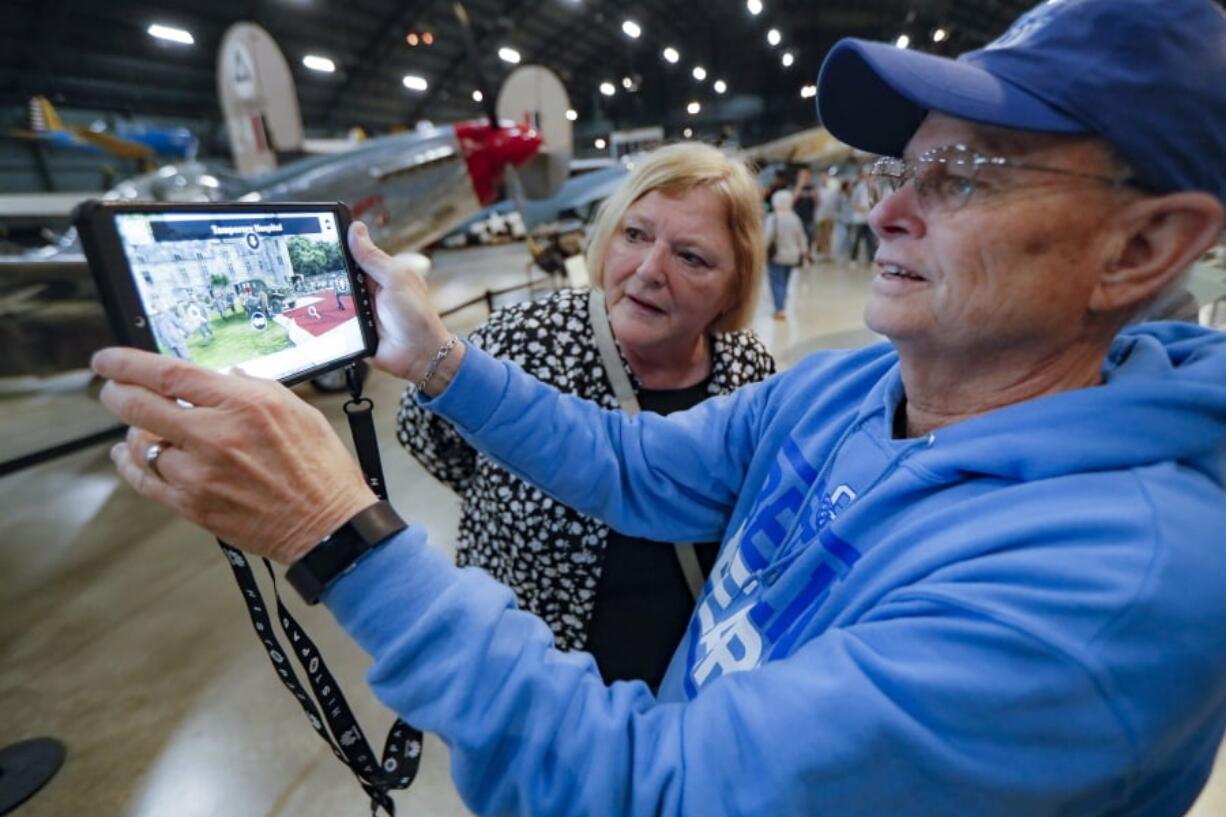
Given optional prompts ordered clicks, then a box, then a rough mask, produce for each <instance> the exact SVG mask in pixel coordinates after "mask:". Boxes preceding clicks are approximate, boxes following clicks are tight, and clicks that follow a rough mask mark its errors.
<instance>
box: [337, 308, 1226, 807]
mask: <svg viewBox="0 0 1226 817" xmlns="http://www.w3.org/2000/svg"><path fill="white" fill-rule="evenodd" d="M1103 374H1104V380H1105V382H1104V384H1103V385H1101V386H1098V387H1094V388H1089V389H1082V390H1076V391H1069V392H1064V393H1061V394H1057V395H1053V396H1049V397H1044V398H1041V399H1037V400H1032V401H1028V402H1025V403H1020V404H1017V405H1013V406H1009V407H1006V408H1003V409H998V410H996V411H992V412H989V413H986V414H982V415H979V416H977V417H974V418H972V419H970V420H966V421H963V422H960V423H957V424H954V425H951V426H948V427H946V428H942V429H940V430H939V431H937V432H936V433H935V434H931V435H929V436H927V437H926V438H922V439H911V440H896V439H893V437H892V434H891V430H892V418H893V417H894V410H895V408H896V407H897V405H898V403H899V401H900V399H901V398H902V396H903V390H902V383H901V380H900V377H899V367H898V359H897V355H896V354H895V353H894V351H893V350H892V348H891V347H890V346H888V345H884V344H883V345H878V346H873V347H870V348H867V349H863V350H859V351H854V352H831V353H822V354H816V355H813V356H811V357H810V358H808V359H806V360H805V361H804V362H803V363H801V364H800V365H798V366H796V367H795V368H793V369H791V370H790V371H787V372H785V373H783V374H781V375H777V376H776V377H774V378H771V379H770V380H767V381H765V382H763V383H761V384H757V385H754V386H750V387H747V388H744V389H741V390H740V391H738V392H736V393H734V394H732V395H729V396H727V397H722V398H716V399H712V400H708V401H706V402H704V403H702V404H700V405H699V406H698V407H696V408H694V409H692V410H690V411H688V412H685V413H682V414H675V415H671V416H669V417H667V418H662V417H659V416H656V415H651V414H645V415H640V416H638V417H636V418H629V417H626V416H624V415H622V414H620V413H617V412H606V411H602V410H600V409H598V408H597V407H595V406H594V405H592V404H590V403H587V402H585V401H583V400H579V399H577V398H571V397H565V396H561V395H559V394H557V393H556V392H554V391H552V390H551V389H549V388H548V387H546V386H544V385H542V384H540V383H538V382H537V381H535V380H534V379H532V378H531V377H528V376H527V375H525V374H523V373H522V372H521V371H519V370H518V369H516V368H515V367H514V366H513V365H512V364H508V363H504V362H501V361H497V360H495V359H493V358H490V357H489V356H487V355H484V354H482V353H481V352H479V351H478V350H475V349H471V348H470V349H469V350H468V352H467V355H466V356H465V359H464V362H463V365H462V366H461V368H460V371H459V373H458V375H457V377H456V378H455V380H454V381H453V382H452V384H451V386H450V387H449V388H448V389H447V390H446V391H445V392H444V393H443V394H442V395H441V396H440V397H439V398H437V399H435V400H433V401H429V402H428V405H430V406H431V408H432V409H434V410H436V411H438V412H440V413H441V414H443V415H444V416H447V417H448V418H449V419H450V420H451V421H452V422H454V423H455V424H456V426H457V427H458V428H459V429H460V430H461V432H462V433H463V434H465V435H466V437H467V438H468V439H470V440H471V441H472V442H473V443H474V444H475V445H477V446H479V447H480V448H482V449H483V450H485V451H487V452H488V453H490V454H491V455H492V456H493V457H494V458H495V459H496V460H497V461H499V462H500V463H501V464H503V465H504V466H506V467H507V468H509V469H510V470H512V471H514V472H516V473H518V474H521V475H523V476H524V477H525V478H527V479H529V480H531V481H533V482H536V483H537V484H539V485H541V486H542V487H543V488H544V489H545V490H547V491H549V492H550V493H552V494H554V495H555V496H557V497H558V498H559V499H560V500H562V501H563V502H566V503H568V504H571V505H574V506H575V507H577V508H579V509H580V510H582V511H584V512H587V513H590V514H592V515H594V516H597V517H599V518H601V519H603V520H605V521H607V522H609V523H610V524H611V525H612V526H614V527H616V528H618V529H620V530H623V531H625V532H626V533H627V534H630V535H635V536H647V537H651V538H656V539H660V540H664V541H708V540H712V539H720V540H721V541H723V542H724V545H723V548H722V549H721V556H720V560H719V563H718V564H717V565H716V568H715V570H714V571H713V573H712V575H711V579H710V580H709V582H708V584H707V588H706V592H705V593H704V596H703V598H702V599H701V600H700V602H699V605H698V609H697V612H696V614H695V616H694V618H693V620H692V622H691V625H690V628H689V632H688V634H687V637H686V638H685V640H684V641H683V643H682V644H681V646H680V648H679V649H678V651H677V653H676V656H675V657H674V659H673V662H672V665H671V667H670V669H669V672H668V675H667V677H666V678H665V681H664V685H663V687H662V688H661V690H660V693H659V696H658V698H656V697H653V696H652V695H651V693H650V692H649V690H648V689H647V688H646V686H644V685H643V684H641V683H637V682H636V683H618V684H614V685H613V686H612V687H606V686H604V685H603V684H602V683H601V681H600V677H599V675H598V673H597V671H596V669H595V667H594V665H593V663H592V661H591V660H590V658H589V657H587V656H586V655H583V654H577V653H560V652H557V651H555V650H554V649H553V648H552V638H551V636H550V632H549V630H548V628H546V627H545V626H544V625H543V624H542V623H541V622H539V621H537V620H536V619H534V618H533V617H532V616H530V615H528V614H526V613H523V612H520V611H518V610H516V609H515V608H514V599H513V596H512V594H511V593H510V591H508V590H506V589H505V588H502V587H501V586H499V585H497V584H495V583H494V582H493V581H492V580H490V579H489V578H488V577H487V576H486V575H485V574H483V573H481V572H479V571H475V570H459V569H456V568H454V567H452V566H451V565H450V564H448V563H447V562H446V560H445V559H444V558H443V556H442V555H441V554H439V553H438V552H437V551H435V550H434V549H432V548H431V547H430V546H429V545H428V544H427V543H426V539H425V533H424V531H422V530H421V529H420V528H418V527H410V528H409V529H408V530H407V531H405V532H404V533H402V534H400V535H398V536H397V537H396V538H394V539H393V540H391V541H389V542H388V543H387V544H386V545H384V546H383V547H381V548H379V549H377V550H376V551H375V552H374V553H373V554H372V555H371V556H370V557H369V558H367V559H366V560H365V561H363V562H362V563H360V564H359V565H358V566H357V567H356V569H355V570H353V571H352V572H351V573H350V574H348V575H347V576H345V577H344V578H342V579H340V580H339V581H338V582H336V583H335V584H334V585H333V587H332V588H330V589H329V590H328V592H327V593H326V594H325V600H326V602H327V603H328V605H329V606H330V607H331V609H332V610H333V611H334V613H335V614H336V616H337V618H338V619H339V620H340V622H341V623H342V624H343V625H344V627H345V628H346V629H347V630H348V631H349V632H350V633H351V634H352V635H353V636H354V637H355V638H356V639H357V640H358V641H359V643H361V644H362V646H363V647H364V648H365V649H366V650H367V651H368V652H369V653H370V654H371V655H372V656H373V657H374V659H375V662H374V666H373V668H372V669H371V671H370V674H369V677H368V680H369V682H370V684H371V686H372V688H373V689H374V691H375V692H376V694H377V695H378V696H379V697H380V698H381V699H382V700H383V701H384V702H385V703H387V704H388V705H389V706H390V707H391V708H392V709H394V710H395V711H396V712H397V713H399V714H400V715H401V716H402V717H404V718H405V719H406V720H407V721H409V722H410V723H413V724H415V725H416V726H419V727H421V728H423V729H426V730H430V731H434V732H437V733H438V734H439V735H440V736H441V737H442V738H443V740H444V741H446V742H447V743H448V744H449V746H450V747H451V752H452V773H453V776H454V779H455V782H456V785H457V787H458V789H459V791H460V794H461V795H462V796H463V798H464V799H465V801H466V802H467V803H468V804H469V806H470V807H471V808H473V809H474V810H475V811H476V812H477V813H479V814H482V815H487V814H522V815H532V817H548V816H549V815H567V817H574V815H586V814H600V815H621V814H626V815H630V814H634V815H657V814H658V815H674V814H676V815H680V814H691V815H702V817H719V815H771V817H775V816H776V815H819V814H827V813H830V814H838V815H843V816H850V815H874V817H880V815H937V814H941V815H945V814H968V815H972V814H973V815H977V816H982V815H993V816H999V817H1006V816H1008V817H1013V815H1016V816H1017V817H1023V816H1024V817H1040V816H1041V815H1113V816H1114V815H1146V816H1147V817H1149V816H1151V815H1152V817H1160V816H1161V817H1165V816H1166V815H1169V817H1178V815H1182V814H1183V813H1184V812H1185V811H1186V809H1187V808H1188V807H1189V805H1190V804H1191V803H1192V801H1193V800H1194V799H1195V796H1196V792H1197V791H1198V790H1199V789H1200V788H1201V786H1202V785H1203V783H1204V781H1205V779H1206V777H1207V776H1208V774H1209V771H1210V768H1211V766H1212V763H1213V757H1214V754H1215V752H1216V750H1217V747H1218V745H1219V742H1220V741H1221V738H1222V733H1223V727H1224V725H1226V570H1223V569H1222V567H1221V562H1222V557H1223V555H1224V554H1226V490H1224V484H1226V466H1224V463H1226V336H1223V335H1221V334H1218V333H1213V332H1209V331H1206V330H1201V329H1198V328H1196V327H1193V326H1188V325H1179V324H1149V325H1145V326H1143V327H1141V328H1138V329H1135V330H1131V331H1129V332H1126V333H1124V334H1122V335H1121V336H1120V337H1119V338H1117V340H1116V341H1115V343H1114V345H1113V346H1112V348H1111V351H1110V354H1109V356H1108V359H1107V360H1106V362H1105V363H1104V367H1103Z"/></svg>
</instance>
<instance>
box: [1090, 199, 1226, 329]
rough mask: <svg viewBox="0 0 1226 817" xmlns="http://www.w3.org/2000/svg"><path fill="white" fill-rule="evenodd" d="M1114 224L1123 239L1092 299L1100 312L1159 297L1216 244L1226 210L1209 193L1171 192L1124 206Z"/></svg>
mask: <svg viewBox="0 0 1226 817" xmlns="http://www.w3.org/2000/svg"><path fill="white" fill-rule="evenodd" d="M1113 220H1114V221H1115V223H1116V224H1117V225H1118V228H1119V229H1120V235H1121V239H1122V240H1121V241H1120V243H1119V244H1118V245H1117V246H1118V250H1117V253H1116V256H1115V258H1114V261H1113V263H1112V264H1111V265H1110V267H1109V269H1108V270H1107V272H1106V273H1104V274H1103V277H1102V278H1101V279H1100V280H1099V282H1098V286H1097V287H1096V288H1095V290H1094V294H1093V296H1092V297H1091V299H1090V308H1091V309H1093V310H1094V311H1097V312H1114V311H1117V310H1120V309H1127V308H1128V307H1130V306H1132V305H1134V304H1138V303H1140V302H1142V301H1144V300H1145V299H1146V298H1148V297H1150V296H1152V295H1154V294H1156V293H1157V292H1159V291H1160V290H1161V289H1162V287H1164V286H1165V285H1166V284H1167V283H1168V282H1169V281H1170V280H1171V279H1172V278H1174V277H1175V276H1177V275H1178V274H1179V273H1181V272H1183V271H1184V270H1185V269H1187V268H1188V267H1189V266H1191V265H1192V263H1193V262H1194V261H1195V260H1196V259H1197V258H1199V257H1200V256H1201V254H1202V253H1204V252H1205V250H1207V249H1209V247H1211V246H1213V243H1214V242H1215V241H1217V240H1218V237H1219V236H1220V235H1221V233H1222V228H1223V225H1224V224H1226V211H1224V210H1223V208H1222V203H1221V202H1220V201H1218V199H1217V198H1216V197H1215V196H1212V195H1210V194H1209V193H1196V192H1185V193H1170V194H1167V195H1164V196H1152V197H1147V198H1144V199H1140V200H1138V201H1135V202H1132V203H1130V204H1126V205H1124V206H1123V207H1122V208H1121V209H1120V211H1119V212H1118V213H1117V214H1116V217H1115V219H1113Z"/></svg>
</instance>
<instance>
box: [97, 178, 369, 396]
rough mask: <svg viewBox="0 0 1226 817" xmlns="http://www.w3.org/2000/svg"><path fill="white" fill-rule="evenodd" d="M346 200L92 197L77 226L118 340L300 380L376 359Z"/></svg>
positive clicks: (224, 368)
mask: <svg viewBox="0 0 1226 817" xmlns="http://www.w3.org/2000/svg"><path fill="white" fill-rule="evenodd" d="M350 221H351V217H350V214H349V210H348V208H347V207H345V206H344V205H343V204H339V203H321V204H301V203H292V204H291V203H283V204H276V203H269V202H261V203H258V204H257V203H234V204H215V203H210V204H162V203H157V204H154V203H144V204H142V203H139V202H123V203H117V202H102V201H96V200H91V201H86V202H83V203H82V204H81V205H79V206H78V207H77V210H76V211H75V213H74V214H73V222H74V224H75V225H76V227H77V230H78V231H79V233H80V236H81V246H82V247H83V248H84V250H85V256H86V259H87V260H88V261H89V266H90V269H91V270H92V272H93V275H94V280H95V281H96V283H97V285H98V292H99V294H100V295H101V297H102V302H103V306H104V307H105V309H106V313H107V316H108V318H109V319H110V321H111V324H112V327H113V328H114V330H115V335H116V337H117V338H119V340H120V342H121V343H123V344H125V345H128V346H135V347H137V348H140V349H147V350H149V351H155V352H160V353H161V354H164V355H169V356H172V357H178V358H182V359H184V360H189V361H191V362H193V363H196V364H199V365H201V366H205V367H207V368H210V369H215V370H217V371H221V372H228V371H230V370H231V369H234V368H235V367H240V368H242V370H243V371H244V372H246V373H247V374H250V375H253V376H256V377H266V378H270V379H276V380H279V381H281V382H282V383H286V384H291V383H296V382H299V381H301V380H306V379H308V378H311V377H315V376H317V375H320V374H323V373H324V372H328V371H331V370H333V369H337V368H340V367H342V366H346V365H348V364H349V363H352V362H353V361H355V360H358V359H360V358H363V357H368V356H370V355H373V354H374V352H375V348H376V346H377V343H378V338H377V335H376V333H375V321H374V313H373V311H372V308H371V304H370V299H369V295H368V293H367V291H366V286H365V275H364V274H363V273H362V272H361V270H360V269H359V268H358V266H357V264H356V263H354V261H353V258H352V257H351V256H350V254H349V249H348V247H347V245H346V242H345V236H346V234H347V231H348V228H349V222H350Z"/></svg>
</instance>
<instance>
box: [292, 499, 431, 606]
mask: <svg viewBox="0 0 1226 817" xmlns="http://www.w3.org/2000/svg"><path fill="white" fill-rule="evenodd" d="M407 527H408V523H406V522H405V521H404V520H403V519H401V518H400V516H399V515H398V514H397V513H396V511H394V510H393V509H392V506H391V505H389V504H388V503H387V501H385V500H380V501H379V502H376V503H375V504H374V505H371V506H370V507H369V508H366V509H365V510H363V511H360V512H358V513H357V514H355V515H354V516H353V518H351V519H350V520H349V521H348V522H346V523H345V524H344V525H341V526H340V528H338V529H337V530H336V531H335V532H333V533H332V535H330V536H329V537H328V538H326V539H324V540H323V541H322V542H320V543H319V544H318V545H316V546H315V547H314V548H312V549H311V550H310V551H309V552H308V553H307V554H306V555H305V556H303V557H302V558H301V559H299V560H298V561H296V562H294V564H293V565H291V566H290V568H289V570H287V571H286V573H285V578H286V580H287V581H288V582H289V583H290V584H291V585H293V587H294V589H295V590H297V591H298V594H299V595H300V596H302V598H303V600H304V601H305V602H306V603H307V604H318V603H319V597H320V596H321V595H323V592H324V590H325V589H326V588H327V587H328V585H329V584H331V583H332V582H333V581H335V580H336V579H337V578H338V577H339V576H340V575H341V574H343V573H345V572H346V571H348V570H349V569H350V568H352V567H353V566H354V565H355V564H357V562H358V560H359V559H361V558H362V557H363V556H365V555H366V554H367V553H368V552H370V551H371V550H372V549H374V548H375V546H377V545H379V544H380V543H382V542H384V541H385V540H387V539H388V538H390V537H391V536H392V535H393V534H396V533H399V532H400V531H402V530H404V529H405V528H407Z"/></svg>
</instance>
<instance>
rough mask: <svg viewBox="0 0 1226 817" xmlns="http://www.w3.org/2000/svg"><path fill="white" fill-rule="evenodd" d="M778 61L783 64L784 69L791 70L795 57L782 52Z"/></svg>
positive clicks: (788, 52)
mask: <svg viewBox="0 0 1226 817" xmlns="http://www.w3.org/2000/svg"><path fill="white" fill-rule="evenodd" d="M779 61H780V62H781V63H783V67H784V68H791V67H792V63H794V62H796V56H795V55H794V54H793V53H792V52H791V51H784V52H783V56H782V57H780V58H779Z"/></svg>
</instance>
